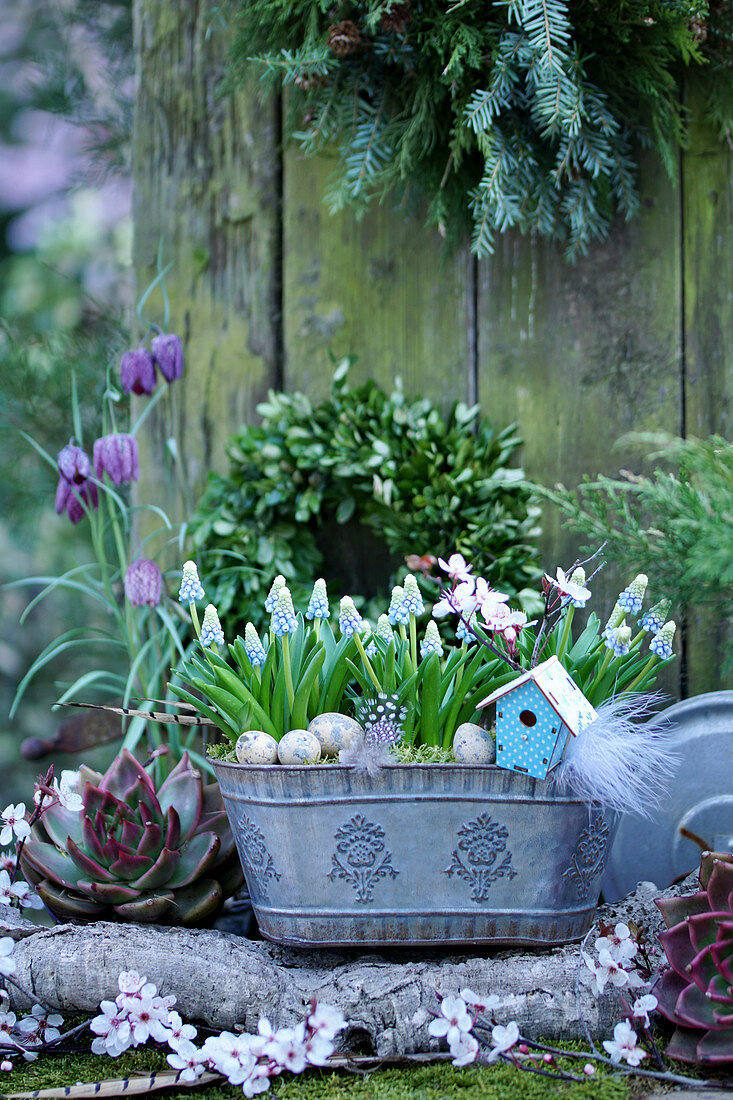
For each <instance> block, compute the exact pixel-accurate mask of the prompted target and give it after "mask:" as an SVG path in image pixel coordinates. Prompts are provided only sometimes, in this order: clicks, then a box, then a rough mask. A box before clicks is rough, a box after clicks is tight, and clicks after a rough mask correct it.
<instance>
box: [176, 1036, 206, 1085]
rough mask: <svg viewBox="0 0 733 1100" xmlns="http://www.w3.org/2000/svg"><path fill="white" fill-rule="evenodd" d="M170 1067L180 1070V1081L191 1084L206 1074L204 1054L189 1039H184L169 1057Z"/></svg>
mask: <svg viewBox="0 0 733 1100" xmlns="http://www.w3.org/2000/svg"><path fill="white" fill-rule="evenodd" d="M168 1065H170V1066H172V1067H173V1069H177V1070H179V1071H180V1072H179V1075H178V1076H179V1079H180V1080H181V1081H189V1082H190V1083H191V1084H193V1082H194V1081H195V1080H196V1078H197V1077H200V1076H201V1074H202V1073H203V1072H204V1068H205V1067H204V1056H203V1053H202V1052H201V1051H200V1050H199V1049H198V1047H196V1046H194V1044H193V1043H192V1042H191V1041H190V1040H189V1039H182V1040H181V1041H180V1042H179V1043H178V1046H177V1047H176V1049H175V1052H174V1053H173V1054H169V1055H168Z"/></svg>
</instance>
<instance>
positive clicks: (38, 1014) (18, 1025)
mask: <svg viewBox="0 0 733 1100" xmlns="http://www.w3.org/2000/svg"><path fill="white" fill-rule="evenodd" d="M14 947H15V942H14V941H13V940H12V939H11V937H10V936H2V937H0V981H2V978H4V977H10V976H11V975H12V974H14V973H15V970H16V966H15V959H14V958H13V957H12V956H13V948H14ZM7 998H8V994H7V992H6V990H5V989H4V988H2V987H0V1006H2V1005H3V1004H5V1003H6V1001H7ZM63 1022H64V1021H63V1018H62V1017H61V1016H59V1015H58V1013H55V1012H49V1011H47V1010H46V1009H45V1008H43V1006H42V1005H39V1004H35V1005H33V1008H32V1009H31V1011H30V1012H29V1013H27V1015H25V1016H21V1017H18V1016H16V1014H15V1013H14V1012H11V1011H9V1010H5V1011H0V1070H2V1071H3V1072H8V1071H9V1070H11V1069H12V1068H13V1062H12V1059H13V1058H14V1057H17V1056H21V1057H23V1058H24V1059H25V1060H26V1061H27V1062H32V1061H34V1060H35V1059H36V1058H37V1057H38V1052H39V1050H40V1049H41V1048H42V1047H43V1045H44V1044H45V1043H51V1042H53V1041H54V1039H58V1038H59V1036H60V1035H61V1032H60V1031H59V1027H60V1026H61V1025H62V1024H63Z"/></svg>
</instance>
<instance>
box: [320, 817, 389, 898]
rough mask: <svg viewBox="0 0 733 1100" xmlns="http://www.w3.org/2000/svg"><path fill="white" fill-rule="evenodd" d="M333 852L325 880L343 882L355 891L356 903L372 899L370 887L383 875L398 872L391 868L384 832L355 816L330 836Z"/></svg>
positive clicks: (370, 822)
mask: <svg viewBox="0 0 733 1100" xmlns="http://www.w3.org/2000/svg"><path fill="white" fill-rule="evenodd" d="M334 840H335V841H336V851H335V852H334V853H333V856H332V857H331V870H330V871H329V873H328V877H329V878H330V879H331V881H332V882H333V881H334V880H335V879H337V878H339V879H346V881H347V882H349V883H351V885H352V886H353V887H354V889H355V890H356V900H357V902H364V903H366V902H369V901H373V900H374V887H375V885H376V884H377V883H378V882H379V880H380V879H382V878H385V877H386V876H387V875H389V876H390V878H396V877H397V875H398V874H399V871H398V870H397V869H396V868H395V867H393V866H392V853H391V852H388V851H387V850H386V849H385V846H384V829H383V828H382V827H381V825H377V824H376V823H375V822H373V821H367V819H366V818H365V817H362V815H361V814H356V815H355V816H354V817H352V819H351V821H349V822H347V824H346V825H341V826H340V828H338V829H337V830H336V833H335V835H334Z"/></svg>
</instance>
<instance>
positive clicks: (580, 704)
mask: <svg viewBox="0 0 733 1100" xmlns="http://www.w3.org/2000/svg"><path fill="white" fill-rule="evenodd" d="M528 683H532V684H534V685H535V687H536V688H537V689H538V690H539V691H540V692H541V693H542V695H544V697H545V699H547V701H548V703H549V704H550V706H551V707H552V709H553V710H554V711H555V713H556V714H557V715H558V716H559V717H560V718H561V719H562V722H563V723H564V725H566V726H567V728H568V729H569V730H570V732H571V733H572V734H573V736H576V735H577V734H579V733H580V731H581V730H582V729H584V728H585V727H586V726H587V725H588V723H589V722H592V721H593V719H594V718H597V717H598V715H597V714H596V711H595V710H594V708H593V707H592V706H591V704H590V703H589V702H588V700H587V699H586V697H585V695H583V692H582V691H581V690H580V688H579V687H578V685H577V684H576V683H575V680H574V679H573V678H572V676H571V675H570V673H569V672H568V671H567V669H566V668H564V666H563V665H561V664H560V661H559V660H558V658H557V657H555V656H553V657H550V658H549V659H548V660H547V661H543V663H542V664H541V665H537V667H536V668H530V669H529V670H528V671H527V672H524V673H522V675H521V676H518V677H517V679H516V680H512V681H511V683H509V684H504V686H503V687H500V688H497V689H496V691H494V692H492V693H491V695H489V696H488V698H486V699H484V700H483V701H482V702H481V703H479V704H478V706H479V708H481V707H486V706H488V705H489V703H493V702H495V701H496V700H497V699H501V697H502V696H504V695H507V694H508V693H509V692H510V691H515V690H516V689H517V688H519V687H522V685H523V684H528Z"/></svg>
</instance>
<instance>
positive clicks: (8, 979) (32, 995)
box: [3, 974, 53, 1012]
mask: <svg viewBox="0 0 733 1100" xmlns="http://www.w3.org/2000/svg"><path fill="white" fill-rule="evenodd" d="M3 980H4V981H6V982H10V984H11V985H14V986H15V988H16V989H17V990H19V991H20V992H21V993H22V994H23V996H24V997H26V998H27V999H28V1000H29V1001H30V1002H31V1004H33V1003H35V1004H38V1005H40V1006H41V1008H42V1009H44V1010H45V1011H46V1012H52V1011H53V1009H52V1008H51V1006H50V1005H47V1004H44V1002H43V1001H42V1000H40V999H39V998H38V997H37V996H36V995H35V993H29V992H28V990H27V989H24V988H23V986H22V985H21V984H20V982H18V981H16V980H15V978H11V976H10V975H9V974H3Z"/></svg>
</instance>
